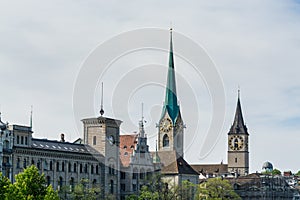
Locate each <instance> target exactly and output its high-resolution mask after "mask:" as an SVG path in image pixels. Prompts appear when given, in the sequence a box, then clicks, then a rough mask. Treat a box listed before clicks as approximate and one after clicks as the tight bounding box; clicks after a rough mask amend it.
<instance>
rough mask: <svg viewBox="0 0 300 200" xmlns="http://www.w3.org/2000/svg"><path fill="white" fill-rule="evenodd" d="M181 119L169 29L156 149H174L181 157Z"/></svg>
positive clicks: (182, 126)
mask: <svg viewBox="0 0 300 200" xmlns="http://www.w3.org/2000/svg"><path fill="white" fill-rule="evenodd" d="M183 128H184V125H183V120H182V118H181V114H180V107H179V105H178V101H177V92H176V79H175V69H174V55H173V41H172V29H170V52H169V66H168V76H167V84H166V93H165V101H164V105H163V109H162V114H161V117H160V120H159V123H158V150H159V151H176V153H177V154H178V156H181V157H183Z"/></svg>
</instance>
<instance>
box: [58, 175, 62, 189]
mask: <svg viewBox="0 0 300 200" xmlns="http://www.w3.org/2000/svg"><path fill="white" fill-rule="evenodd" d="M62 186H63V178H62V177H61V176H60V177H59V180H58V190H60V189H61V188H62Z"/></svg>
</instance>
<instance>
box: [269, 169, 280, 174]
mask: <svg viewBox="0 0 300 200" xmlns="http://www.w3.org/2000/svg"><path fill="white" fill-rule="evenodd" d="M271 173H272V175H281V171H279V170H278V169H273V170H272V172H271Z"/></svg>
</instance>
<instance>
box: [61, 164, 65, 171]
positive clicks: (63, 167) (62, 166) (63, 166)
mask: <svg viewBox="0 0 300 200" xmlns="http://www.w3.org/2000/svg"><path fill="white" fill-rule="evenodd" d="M61 171H63V172H64V171H65V162H62V163H61Z"/></svg>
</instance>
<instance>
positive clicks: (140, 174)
mask: <svg viewBox="0 0 300 200" xmlns="http://www.w3.org/2000/svg"><path fill="white" fill-rule="evenodd" d="M151 175H152V173H151V172H146V173H145V172H141V173H137V172H133V173H132V179H137V178H138V177H139V178H140V179H145V177H147V178H148V177H150V176H151ZM121 179H126V172H121Z"/></svg>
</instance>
